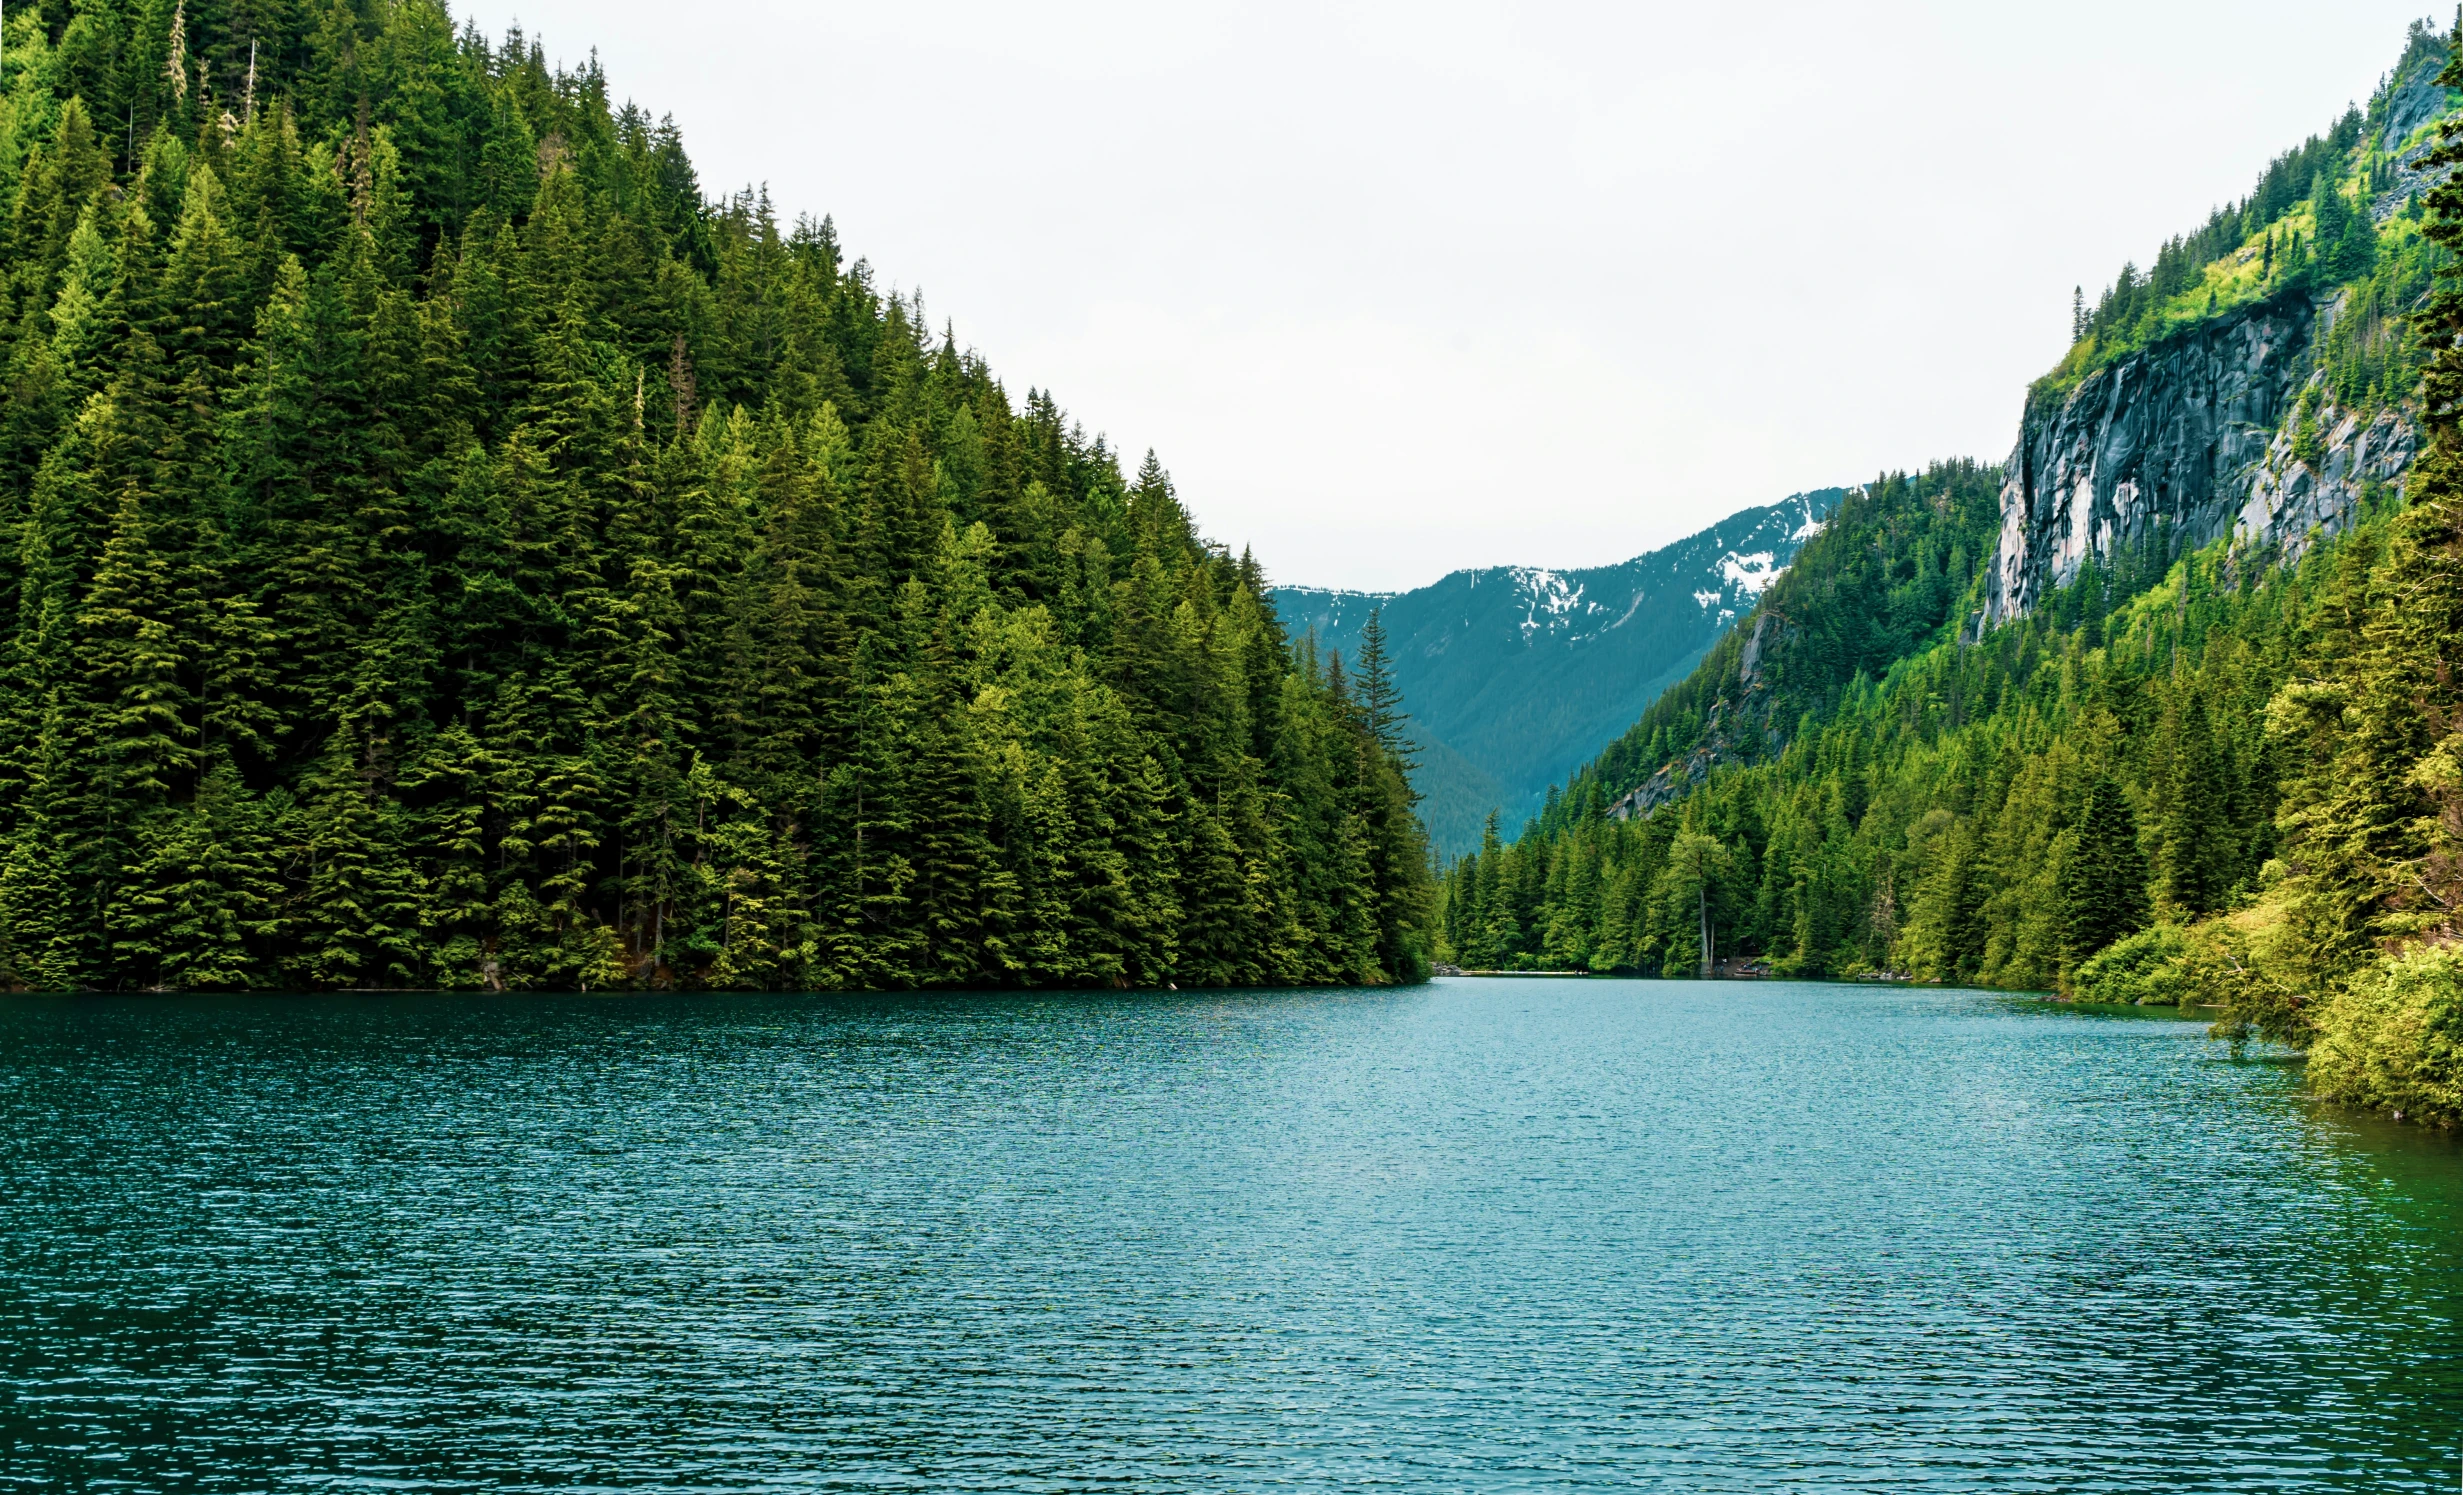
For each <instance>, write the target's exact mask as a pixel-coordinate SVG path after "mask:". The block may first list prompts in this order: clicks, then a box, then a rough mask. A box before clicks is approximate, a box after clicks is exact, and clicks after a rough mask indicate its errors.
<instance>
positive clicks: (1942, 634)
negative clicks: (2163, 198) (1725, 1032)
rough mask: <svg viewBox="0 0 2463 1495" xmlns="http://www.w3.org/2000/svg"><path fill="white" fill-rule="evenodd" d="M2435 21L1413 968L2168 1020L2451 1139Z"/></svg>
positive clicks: (1665, 713) (1571, 802)
mask: <svg viewBox="0 0 2463 1495" xmlns="http://www.w3.org/2000/svg"><path fill="white" fill-rule="evenodd" d="M2456 40H2457V38H2453V37H2441V36H2438V35H2436V34H2434V33H2432V32H2430V31H2428V30H2427V29H2426V28H2425V27H2416V28H2414V31H2413V34H2412V35H2411V37H2410V38H2409V41H2408V45H2407V47H2406V50H2405V52H2404V54H2403V57H2402V59H2401V61H2400V63H2399V65H2398V66H2397V68H2396V69H2395V70H2394V71H2393V72H2392V73H2391V74H2390V75H2389V77H2388V80H2387V82H2386V84H2385V85H2384V86H2383V87H2382V88H2381V89H2380V90H2379V92H2378V93H2377V94H2376V95H2375V96H2374V97H2373V99H2372V101H2371V104H2370V107H2369V109H2368V111H2367V112H2366V114H2362V113H2359V112H2357V111H2355V112H2354V113H2353V114H2350V115H2347V116H2346V117H2345V118H2344V119H2343V120H2341V121H2339V122H2338V123H2337V124H2336V126H2335V127H2334V128H2333V129H2332V130H2330V131H2329V132H2327V133H2326V134H2324V135H2321V136H2319V137H2316V138H2314V139H2312V140H2311V141H2310V142H2308V143H2307V144H2305V145H2304V146H2302V147H2301V148H2299V149H2298V150H2296V151H2294V152H2291V153H2288V154H2287V155H2286V156H2284V157H2279V158H2278V159H2277V161H2276V163H2275V164H2274V165H2273V166H2272V167H2270V168H2269V170H2268V172H2267V173H2266V174H2265V175H2264V176H2263V177H2262V178H2261V179H2260V183H2259V189H2258V190H2257V191H2256V192H2254V193H2253V194H2252V196H2251V197H2250V198H2249V199H2248V200H2246V201H2245V202H2243V203H2240V204H2235V205H2233V206H2232V207H2230V208H2228V209H2225V210H2221V211H2219V212H2218V213H2217V214H2215V215H2214V216H2213V217H2212V218H2211V219H2210V221H2209V224H2208V226H2207V227H2206V228H2205V229H2203V230H2201V231H2200V233H2199V234H2197V235H2193V236H2188V237H2186V238H2184V239H2181V240H2175V241H2173V243H2172V244H2169V245H2167V246H2166V247H2165V250H2164V251H2163V253H2162V254H2160V255H2159V256H2158V261H2157V264H2158V271H2157V273H2156V274H2155V275H2154V276H2153V277H2151V278H2142V277H2140V276H2139V275H2138V274H2137V272H2136V271H2135V270H2134V269H2125V270H2124V272H2123V274H2122V275H2121V277H2120V278H2119V280H2118V281H2117V282H2116V286H2115V290H2114V292H2113V293H2111V294H2110V295H2108V296H2106V297H2105V298H2104V300H2103V301H2102V302H2101V303H2100V304H2099V307H2098V309H2097V311H2096V312H2095V313H2094V314H2092V315H2090V314H2088V313H2087V312H2086V311H2085V309H2084V308H2083V306H2082V309H2081V317H2080V324H2079V326H2078V328H2077V332H2078V339H2077V343H2076V345H2075V346H2074V347H2073V349H2072V350H2071V354H2070V355H2069V357H2068V358H2066V359H2065V360H2064V362H2063V364H2062V366H2061V368H2059V369H2057V370H2055V371H2054V373H2053V374H2052V375H2050V376H2048V377H2047V378H2046V379H2044V380H2042V381H2039V382H2038V384H2037V385H2036V386H2035V387H2034V388H2033V389H2032V390H2030V391H2029V392H2028V395H2027V399H2026V404H2025V409H2024V413H2023V416H2022V420H2021V430H2020V436H2019V440H2018V445H2017V448H2016V450H2015V451H2014V453H2013V454H2012V456H2011V458H2010V460H2009V462H2008V463H2007V464H2005V466H2004V467H2003V468H2002V469H2001V470H2000V471H1999V472H1998V473H1995V472H1992V471H1991V470H1989V469H1982V468H1977V467H1974V466H1972V465H1969V464H1947V465H1944V466H1943V467H1940V468H1936V469H1934V470H1932V471H1931V472H1928V473H1927V474H1925V475H1924V476H1923V477H1922V478H1916V479H1892V480H1886V481H1884V482H1882V483H1879V484H1876V485H1873V486H1872V487H1870V488H1868V489H1866V490H1863V491H1862V492H1860V493H1859V494H1858V495H1856V496H1855V497H1853V498H1851V499H1850V501H1849V502H1848V503H1846V504H1844V505H1842V506H1841V509H1840V511H1839V513H1838V514H1837V516H1835V517H1834V519H1833V522H1832V523H1831V525H1830V526H1829V528H1828V530H1827V531H1826V532H1825V533H1824V534H1823V535H1822V536H1821V538H1820V539H1819V540H1817V541H1815V542H1814V543H1813V544H1810V545H1808V546H1807V547H1806V548H1805V550H1804V552H1803V554H1802V555H1800V556H1799V557H1798V560H1797V563H1796V565H1795V567H1794V568H1793V569H1792V570H1791V571H1790V572H1789V574H1788V575H1787V576H1786V577H1785V578H1784V579H1783V580H1782V581H1781V582H1780V583H1778V584H1776V585H1774V586H1773V587H1771V588H1770V590H1769V591H1768V593H1767V594H1766V595H1765V596H1764V598H1763V600H1762V602H1761V604H1760V606H1759V607H1758V608H1757V609H1756V610H1755V612H1754V613H1753V615H1752V616H1751V617H1749V618H1748V619H1745V620H1743V621H1741V622H1740V623H1739V625H1738V627H1737V628H1736V629H1735V630H1734V631H1733V632H1731V634H1730V635H1729V636H1728V637H1727V638H1726V639H1724V640H1722V642H1721V643H1720V645H1719V646H1718V648H1716V649H1715V650H1714V651H1713V652H1712V653H1711V655H1710V656H1709V657H1708V658H1707V659H1706V660H1705V662H1704V664H1703V666H1702V667H1701V668H1700V669H1699V670H1697V671H1696V673H1695V674H1694V675H1693V676H1692V677H1690V678H1689V679H1688V680H1687V681H1686V682H1685V683H1684V684H1682V685H1680V686H1678V687H1676V688H1675V689H1673V690H1671V691H1670V692H1669V693H1668V694H1667V695H1666V696H1665V697H1663V698H1662V700H1661V701H1660V702H1659V703H1658V704H1656V705H1655V706H1654V707H1653V708H1652V709H1651V711H1650V712H1648V713H1646V714H1645V716H1644V718H1643V721H1642V722H1641V724H1640V725H1638V726H1637V727H1636V728H1634V729H1633V730H1632V731H1631V732H1629V733H1628V734H1627V735H1626V736H1625V737H1624V738H1623V739H1621V740H1620V741H1619V742H1618V743H1617V744H1616V745H1615V746H1614V747H1612V748H1611V749H1609V750H1608V751H1607V752H1606V753H1604V754H1603V755H1601V756H1600V757H1599V758H1598V759H1597V760H1596V761H1595V762H1594V763H1593V764H1591V765H1590V766H1589V767H1588V768H1586V769H1585V770H1584V771H1583V772H1582V773H1581V774H1579V775H1577V776H1576V777H1575V779H1574V781H1573V783H1572V785H1571V786H1570V787H1569V789H1568V790H1567V792H1566V793H1565V794H1564V795H1563V796H1562V797H1561V798H1560V801H1559V802H1558V803H1557V804H1556V805H1554V806H1553V807H1552V808H1551V810H1550V811H1549V813H1548V815H1547V816H1546V817H1544V819H1543V821H1542V823H1541V824H1540V825H1539V826H1538V827H1536V828H1535V829H1534V830H1533V831H1532V832H1530V833H1528V834H1525V835H1524V836H1522V837H1521V838H1520V839H1519V840H1517V841H1515V842H1513V843H1511V844H1508V843H1506V842H1505V841H1504V840H1503V839H1502V838H1501V837H1499V836H1495V835H1491V836H1490V837H1488V838H1487V839H1486V840H1485V842H1484V844H1483V846H1482V848H1481V850H1480V851H1479V852H1478V853H1477V854H1475V855H1473V856H1471V857H1469V858H1466V859H1464V860H1463V861H1462V862H1461V863H1459V864H1458V865H1457V867H1456V868H1455V869H1454V871H1453V873H1452V874H1451V876H1450V877H1449V878H1448V879H1447V882H1446V885H1445V888H1444V892H1443V911H1442V924H1443V940H1442V943H1441V947H1440V948H1441V952H1442V954H1443V955H1444V956H1446V957H1448V958H1453V959H1458V960H1461V961H1464V962H1466V963H1472V964H1481V965H1487V964H1505V965H1525V966H1536V967H1551V968H1562V967H1567V966H1572V967H1588V968H1591V969H1598V970H1610V969H1624V970H1639V971H1644V972H1653V973H1660V972H1664V973H1667V974H1691V973H1693V972H1695V971H1697V970H1699V969H1700V968H1701V967H1702V965H1703V963H1704V961H1705V959H1706V952H1705V950H1704V940H1705V939H1706V938H1707V939H1709V940H1711V941H1713V942H1715V944H1716V947H1717V950H1718V953H1720V954H1721V955H1722V956H1723V957H1735V958H1738V959H1746V958H1749V959H1751V960H1752V961H1753V962H1755V964H1756V966H1757V968H1762V969H1769V970H1775V971H1778V972H1782V973H1793V974H1802V975H1856V974H1876V973H1883V974H1893V975H1898V976H1913V977H1915V978H1917V979H1927V980H1941V981H1952V982H1961V983H1975V984H1984V985H1991V986H2001V987H2010V988H2018V989H2057V990H2060V991H2063V992H2065V993H2072V994H2077V995H2081V996H2084V997H2088V998H2092V999H2097V1000H2123V1001H2149V1002H2165V1003H2173V1002H2200V1003H2204V1004H2208V1005H2210V1006H2212V1007H2214V1008H2216V1009H2218V1010H2220V1011H2221V1013H2222V1014H2223V1019H2224V1021H2223V1022H2222V1023H2221V1024H2220V1025H2219V1031H2221V1032H2223V1033H2225V1034H2227V1035H2229V1036H2232V1037H2233V1038H2235V1040H2236V1041H2238V1040H2240V1039H2243V1038H2246V1037H2249V1036H2264V1037H2267V1038H2272V1039H2277V1040H2281V1041H2284V1042H2287V1043H2290V1044H2294V1045H2296V1046H2299V1047H2303V1048H2305V1049H2307V1050H2308V1052H2309V1055H2310V1064H2309V1073H2310V1076H2311V1079H2312V1081H2313V1083H2314V1084H2315V1085H2316V1087H2317V1088H2318V1089H2319V1090H2320V1091H2321V1092H2322V1093H2324V1094H2327V1095H2329V1096H2333V1097H2337V1098H2340V1099H2345V1100H2351V1101H2357V1102H2361V1103H2365V1104H2372V1105H2378V1106H2382V1107H2385V1108H2387V1109H2390V1110H2394V1111H2396V1112H2398V1113H2401V1114H2405V1115H2409V1116H2411V1117H2414V1118H2416V1119H2417V1118H2423V1117H2425V1118H2429V1119H2442V1120H2446V1121H2457V1120H2463V1062H2459V1061H2458V1058H2457V1055H2458V1054H2463V1050H2459V1049H2457V1048H2456V1046H2455V1045H2454V1042H2453V1035H2454V1034H2456V1033H2458V1032H2463V956H2458V954H2457V953H2456V947H2457V945H2458V943H2459V942H2463V926H2459V925H2458V924H2457V918H2458V913H2457V911H2458V909H2463V872H2458V869H2463V769H2458V766H2457V765H2458V764H2463V736H2457V735H2455V733H2456V727H2457V723H2458V722H2463V698H2458V696H2457V694H2456V691H2457V686H2456V682H2457V681H2458V680H2463V658H2457V657H2456V655H2457V650H2458V648H2463V644H2458V640H2463V466H2459V465H2458V463H2459V462H2463V427H2459V426H2458V422H2457V414H2456V412H2457V411H2458V410H2463V351H2459V350H2458V348H2457V334H2458V332H2463V279H2459V278H2458V275H2459V272H2458V262H2457V259H2456V253H2455V251H2456V249H2457V248H2458V246H2463V187H2459V186H2457V185H2455V184H2454V183H2453V182H2452V181H2451V180H2450V173H2451V172H2452V169H2453V166H2454V164H2455V163H2456V162H2457V161H2458V160H2463V126H2458V125H2457V124H2456V123H2455V122H2454V121H2455V116H2454V115H2453V114H2452V112H2451V111H2452V109H2453V107H2454V105H2455V103H2456V101H2457V99H2458V97H2463V96H2459V95H2458V94H2456V93H2455V92H2454V88H2455V86H2456V85H2458V84H2463V68H2457V67H2455V66H2452V65H2450V64H2449V62H2448V58H2449V56H2450V55H2451V53H2452V51H2453V49H2454V47H2455V44H2456ZM2287 162H2292V163H2294V164H2295V166H2297V168H2298V169H2299V170H2300V171H2303V172H2306V173H2307V174H2308V181H2307V183H2306V186H2305V190H2301V191H2297V192H2295V191H2292V190H2290V189H2289V188H2287V187H2285V186H2284V183H2285V180H2286V173H2287V171H2288V170H2290V169H2291V168H2287V166H2286V163H2287ZM2295 185H2298V184H2295ZM2198 277H2204V278H2203V279H2199V278H2198ZM1988 537H1989V538H1988ZM1980 542H1981V543H1980ZM1928 577H1930V578H1931V583H1930V585H1929V587H1928V586H1927V585H1925V582H1926V579H1927V578H1928Z"/></svg>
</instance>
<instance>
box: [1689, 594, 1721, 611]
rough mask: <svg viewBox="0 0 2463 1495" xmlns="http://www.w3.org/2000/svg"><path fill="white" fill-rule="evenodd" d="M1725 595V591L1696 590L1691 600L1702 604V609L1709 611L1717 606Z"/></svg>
mask: <svg viewBox="0 0 2463 1495" xmlns="http://www.w3.org/2000/svg"><path fill="white" fill-rule="evenodd" d="M1726 596H1727V593H1725V592H1696V593H1694V594H1693V600H1694V601H1696V602H1699V603H1701V604H1702V611H1704V612H1709V611H1710V610H1711V609H1712V608H1714V607H1717V606H1718V605H1719V604H1720V602H1721V601H1722V600H1724V599H1725V598H1726Z"/></svg>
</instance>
